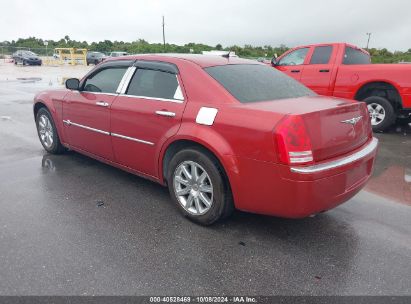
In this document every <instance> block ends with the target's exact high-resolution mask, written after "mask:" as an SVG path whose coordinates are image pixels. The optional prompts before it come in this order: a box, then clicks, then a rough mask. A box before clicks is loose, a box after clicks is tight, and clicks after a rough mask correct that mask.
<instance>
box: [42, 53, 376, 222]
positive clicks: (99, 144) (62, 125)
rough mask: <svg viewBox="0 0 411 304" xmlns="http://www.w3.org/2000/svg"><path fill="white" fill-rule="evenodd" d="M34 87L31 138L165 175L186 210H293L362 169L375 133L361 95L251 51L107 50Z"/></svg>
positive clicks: (320, 205) (308, 209) (368, 163)
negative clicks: (121, 53)
mask: <svg viewBox="0 0 411 304" xmlns="http://www.w3.org/2000/svg"><path fill="white" fill-rule="evenodd" d="M66 88H67V89H66V90H56V91H45V92H42V93H40V94H38V95H37V96H35V99H34V117H35V121H36V126H37V131H38V135H39V138H40V141H41V143H42V145H43V147H44V149H45V150H46V151H47V152H49V153H61V152H63V151H64V150H65V149H66V148H70V149H72V150H74V151H78V152H80V153H83V154H86V155H88V156H90V157H93V158H95V159H98V160H100V161H102V162H105V163H108V164H111V165H113V166H116V167H118V168H121V169H123V170H126V171H128V172H132V173H134V174H137V175H140V176H143V177H145V178H148V179H150V180H153V181H155V182H158V183H160V184H162V185H167V186H168V189H169V192H170V195H171V197H172V199H173V201H174V202H175V204H176V205H177V207H178V208H179V209H180V210H181V212H182V213H183V214H184V215H185V216H186V217H188V218H190V219H191V220H193V221H195V222H197V223H200V224H204V225H209V224H211V223H213V222H215V221H216V220H218V219H221V218H224V217H226V216H228V215H229V214H230V213H231V212H232V210H233V209H234V208H237V209H240V210H243V211H248V212H254V213H261V214H269V215H276V216H282V217H288V218H301V217H306V216H309V215H312V214H316V213H319V212H323V211H326V210H329V209H331V208H333V207H335V206H337V205H339V204H341V203H343V202H344V201H346V200H348V199H349V198H351V197H352V196H353V195H354V194H356V193H357V192H358V191H359V190H360V189H361V188H362V187H363V186H364V185H365V183H366V182H367V180H368V179H369V177H370V175H371V173H372V169H373V164H374V159H375V154H376V148H377V142H378V140H377V139H375V138H373V136H372V131H371V124H370V121H369V119H368V112H367V107H366V105H365V104H364V103H358V102H355V101H351V100H345V99H338V98H329V97H320V96H318V95H316V94H315V93H314V92H312V91H311V90H309V89H308V88H306V87H305V86H303V85H301V84H300V83H298V82H297V81H295V80H293V79H292V78H290V77H287V76H286V75H284V74H283V73H281V72H279V71H277V70H275V69H273V68H272V67H270V66H267V65H265V64H262V63H259V62H257V61H255V60H245V59H240V58H225V57H220V56H205V55H183V54H180V55H167V54H164V55H140V56H131V57H127V58H123V59H121V60H118V59H107V60H106V61H104V62H103V63H101V64H99V65H98V66H96V67H95V68H94V69H93V70H92V71H90V72H89V73H88V74H87V75H86V76H85V77H84V78H83V79H82V80H78V79H75V78H71V79H68V80H67V81H66Z"/></svg>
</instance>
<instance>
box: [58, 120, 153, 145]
mask: <svg viewBox="0 0 411 304" xmlns="http://www.w3.org/2000/svg"><path fill="white" fill-rule="evenodd" d="M63 123H64V124H66V125H68V126H75V127H79V128H82V129H86V130H89V131H93V132H96V133H100V134H104V135H109V136H114V137H118V138H122V139H127V140H131V141H135V142H139V143H142V144H146V145H150V146H154V143H153V142H151V141H146V140H142V139H138V138H134V137H129V136H125V135H121V134H117V133H110V132H107V131H103V130H100V129H95V128H92V127H88V126H85V125H81V124H78V123H75V122H72V121H70V120H63Z"/></svg>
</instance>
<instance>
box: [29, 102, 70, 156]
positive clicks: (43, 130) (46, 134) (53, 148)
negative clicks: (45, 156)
mask: <svg viewBox="0 0 411 304" xmlns="http://www.w3.org/2000/svg"><path fill="white" fill-rule="evenodd" d="M43 126H44V127H43ZM36 127H37V135H38V136H39V139H40V142H41V144H42V146H43V148H44V150H46V151H47V152H49V153H52V154H61V153H63V152H64V151H65V148H64V146H63V145H62V144H61V142H60V138H59V135H58V133H57V128H56V125H55V124H54V121H53V117H52V116H51V114H50V112H49V111H48V110H47V109H46V108H44V107H43V108H40V110H39V111H38V112H37V115H36ZM50 138H51V139H50Z"/></svg>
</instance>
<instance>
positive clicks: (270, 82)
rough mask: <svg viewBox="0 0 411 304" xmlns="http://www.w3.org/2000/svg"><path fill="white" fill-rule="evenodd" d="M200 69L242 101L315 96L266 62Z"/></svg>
mask: <svg viewBox="0 0 411 304" xmlns="http://www.w3.org/2000/svg"><path fill="white" fill-rule="evenodd" d="M204 70H205V71H206V72H207V73H208V74H209V75H210V76H211V77H213V78H214V79H215V80H217V81H218V82H219V83H220V84H221V85H222V86H223V87H224V88H225V89H226V90H227V91H228V92H230V93H231V95H233V96H234V97H235V98H236V99H237V100H238V101H240V102H242V103H247V102H258V101H268V100H276V99H285V98H296V97H302V96H311V95H315V93H314V92H313V91H311V90H310V89H308V88H306V87H305V86H303V85H302V84H300V83H299V82H297V81H296V80H294V79H292V78H290V77H288V76H286V75H284V74H283V73H282V72H280V71H278V70H276V69H274V68H272V67H269V66H266V65H256V64H238V65H235V64H233V65H221V66H214V67H209V68H205V69H204Z"/></svg>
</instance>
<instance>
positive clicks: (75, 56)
mask: <svg viewBox="0 0 411 304" xmlns="http://www.w3.org/2000/svg"><path fill="white" fill-rule="evenodd" d="M54 52H55V53H57V54H59V58H58V60H59V62H60V64H63V63H64V60H66V59H68V60H70V61H69V64H72V65H75V64H78V61H79V60H80V61H82V64H84V65H87V60H86V57H87V49H76V48H55V49H54Z"/></svg>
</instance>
